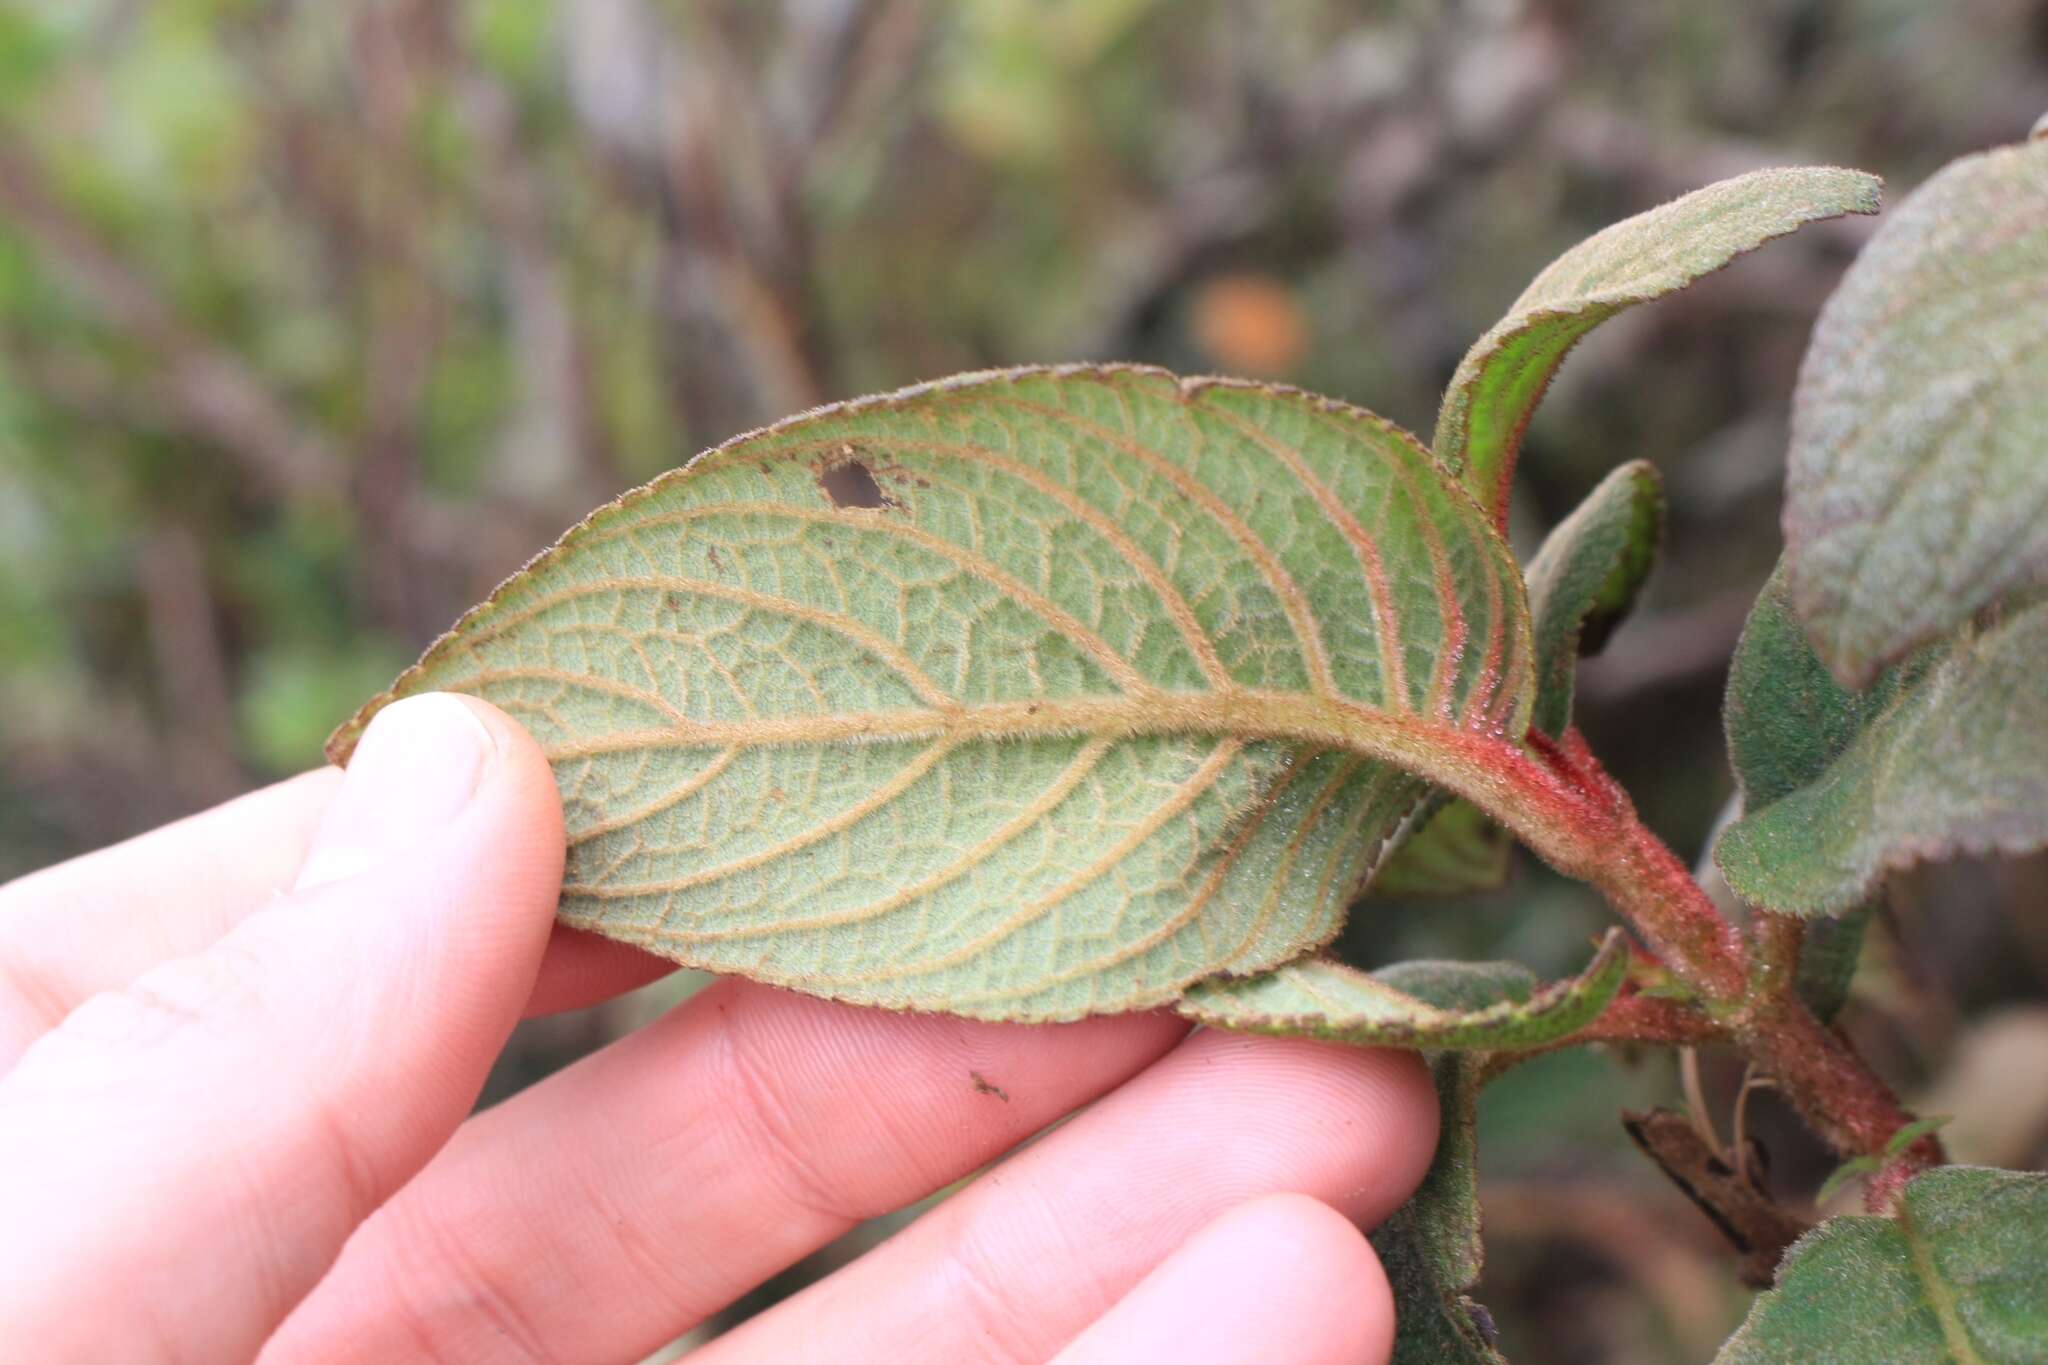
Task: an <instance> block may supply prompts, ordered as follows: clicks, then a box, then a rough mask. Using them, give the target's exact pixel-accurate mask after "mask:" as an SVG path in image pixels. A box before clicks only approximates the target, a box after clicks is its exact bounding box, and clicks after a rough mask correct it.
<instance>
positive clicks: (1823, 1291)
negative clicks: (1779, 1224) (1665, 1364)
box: [1717, 1166, 2048, 1365]
mask: <svg viewBox="0 0 2048 1365" xmlns="http://www.w3.org/2000/svg"><path fill="white" fill-rule="evenodd" d="M2044 1226H2048V1176H2044V1175H2038V1174H2022V1173H2019V1172H2014V1171H1994V1170H1987V1169H1983V1168H1979V1167H1965V1166H1956V1167H1948V1168H1946V1169H1942V1170H1935V1171H1929V1172H1928V1173H1927V1174H1925V1175H1922V1176H1920V1177H1919V1178H1917V1179H1916V1180H1914V1181H1913V1182H1912V1183H1911V1184H1909V1185H1907V1186H1906V1189H1905V1192H1904V1194H1903V1196H1902V1197H1901V1200H1900V1204H1899V1209H1898V1214H1897V1216H1896V1217H1895V1218H1876V1217H1861V1216H1857V1217H1846V1218H1835V1219H1831V1220H1830V1221H1828V1222H1826V1223H1823V1224H1822V1225H1821V1226H1820V1227H1819V1228H1817V1229H1815V1230H1814V1231H1813V1232H1812V1233H1810V1234H1808V1235H1807V1236H1806V1237H1805V1238H1803V1239H1802V1240H1801V1241H1800V1242H1799V1243H1798V1244H1797V1245H1795V1246H1794V1247H1793V1248H1792V1250H1791V1251H1790V1252H1788V1253H1787V1254H1786V1258H1785V1262H1784V1264H1783V1265H1782V1266H1780V1268H1779V1271H1778V1282H1777V1287H1776V1288H1774V1289H1772V1290H1770V1291H1769V1292H1768V1293H1765V1294H1763V1295H1762V1296H1760V1297H1759V1298H1758V1299H1757V1302H1756V1307H1755V1308H1754V1309H1753V1310H1752V1311H1751V1313H1750V1316H1749V1321H1748V1322H1747V1323H1745V1324H1744V1325H1743V1327H1742V1330H1741V1331H1739V1332H1737V1333H1736V1334H1735V1336H1734V1337H1733V1338H1731V1339H1730V1340H1729V1342H1728V1345H1727V1347H1726V1348H1725V1349H1724V1350H1723V1351H1722V1352H1721V1354H1720V1356H1719V1357H1717V1360H1718V1362H1719V1365H1767V1363H1768V1365H1777V1363H1778V1362H1790V1361H1820V1360H1825V1361H1830V1362H1840V1365H1865V1362H1868V1365H1917V1363H1918V1362H1928V1365H1934V1362H1946V1361H1955V1362H1961V1363H1962V1365H1980V1363H1981V1365H2021V1362H2029V1361H2038V1360H2040V1359H2041V1356H2042V1343H2043V1342H2044V1341H2048V1255H2044V1254H2043V1251H2042V1244H2041V1230H2042V1228H2043V1227H2044Z"/></svg>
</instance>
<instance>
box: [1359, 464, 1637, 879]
mask: <svg viewBox="0 0 2048 1365" xmlns="http://www.w3.org/2000/svg"><path fill="white" fill-rule="evenodd" d="M1663 533H1664V492H1663V481H1662V479H1661V478H1660V477H1659V476H1658V474H1657V470H1656V468H1655V467H1654V466H1652V465H1650V464H1648V463H1647V462H1645V461H1642V460H1636V461H1632V462H1630V463H1629V464H1625V465H1623V466H1622V467H1621V468H1619V469H1617V470H1615V471H1614V472H1612V473H1611V474H1609V475H1608V476H1607V477H1606V478H1605V479H1602V480H1601V481H1600V484H1599V486H1598V487H1596V488H1595V489H1594V490H1593V491H1592V492H1591V493H1590V494H1588V495H1587V497H1586V500H1585V501H1584V502H1582V503H1580V504H1579V505H1578V507H1576V508H1574V509H1573V511H1572V514H1571V515H1570V516H1568V517H1566V518H1565V519H1564V520H1563V521H1561V522H1559V523H1558V524H1557V526H1556V527H1555V528H1553V529H1552V531H1551V533H1550V535H1549V536H1548V537H1546V538H1545V540H1544V542H1543V546H1542V548H1541V549H1539V550H1538V551H1537V552H1536V557H1535V558H1534V559H1532V560H1530V561H1529V566H1528V569H1527V570H1526V574H1525V576H1526V578H1527V581H1528V589H1529V611H1530V615H1531V617H1532V618H1533V631H1534V637H1535V644H1536V708H1535V710H1534V712H1533V713H1532V714H1531V718H1530V723H1531V724H1532V725H1533V726H1534V727H1535V728H1536V729H1538V730H1540V731H1542V732H1543V733H1544V734H1546V735H1561V734H1563V733H1564V731H1565V730H1566V728H1567V727H1569V726H1570V724H1571V720H1572V692H1573V688H1574V685H1575V683H1576V681H1577V678H1578V663H1579V659H1580V657H1581V656H1583V655H1587V654H1596V653H1598V652H1599V650H1600V647H1601V646H1602V645H1604V644H1605V643H1606V642H1607V637H1608V636H1609V635H1610V634H1612V633H1613V631H1614V628H1615V627H1616V626H1617V625H1619V624H1620V623H1621V621H1622V619H1623V618H1624V617H1626V616H1627V615H1628V612H1629V609H1630V608H1631V607H1632V606H1634V605H1635V599H1636V595H1637V593H1638V592H1639V591H1640V590H1641V588H1642V585H1643V581H1644V580H1645V579H1647V578H1648V577H1649V576H1650V569H1651V567H1652V566H1653V565H1654V564H1655V562H1656V558H1657V546H1658V543H1659V542H1660V541H1661V540H1662V539H1663ZM1424 817H1425V821H1426V823H1424V824H1423V825H1422V826H1421V828H1420V829H1419V830H1418V831H1417V832H1416V833H1415V834H1414V835H1412V836H1410V837H1409V838H1408V839H1407V840H1406V841H1405V842H1403V843H1402V844H1401V845H1400V846H1399V847H1398V848H1396V849H1395V850H1394V854H1393V856H1392V857H1391V858H1389V859H1388V860H1387V865H1386V866H1385V867H1383V868H1381V869H1380V871H1379V872H1378V874H1376V875H1375V876H1374V877H1373V879H1372V885H1371V887H1370V888H1369V890H1370V892H1371V894H1373V895H1375V896H1420V895H1456V894H1460V893H1465V892H1472V891H1487V890H1491V889H1492V888H1494V887H1496V886H1499V885H1500V884H1501V883H1502V882H1504V881H1505V880H1507V871H1508V857H1509V852H1510V850H1511V848H1512V845H1513V840H1512V839H1511V838H1510V837H1509V835H1508V833H1507V832H1506V831H1505V830H1503V829H1501V828H1500V827H1499V826H1498V825H1496V824H1494V823H1493V822H1492V821H1491V820H1489V819H1487V818H1486V816H1485V815H1484V814H1482V813H1481V812H1480V811H1479V809H1478V808H1477V807H1475V806H1473V805H1471V804H1470V803H1469V802H1464V801H1454V800H1450V799H1448V798H1447V797H1446V796H1445V795H1444V794H1442V793H1436V794H1434V795H1432V797H1431V798H1430V802H1429V804H1428V805H1426V806H1425V807H1424Z"/></svg>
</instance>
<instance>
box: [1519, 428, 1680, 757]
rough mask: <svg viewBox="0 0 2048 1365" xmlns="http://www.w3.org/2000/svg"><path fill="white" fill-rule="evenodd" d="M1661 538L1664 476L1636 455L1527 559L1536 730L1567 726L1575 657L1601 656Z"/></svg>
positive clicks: (1653, 559)
mask: <svg viewBox="0 0 2048 1365" xmlns="http://www.w3.org/2000/svg"><path fill="white" fill-rule="evenodd" d="M1663 538H1664V487H1663V480H1662V479H1661V478H1660V477H1659V476H1658V474H1657V470H1656V468H1655V466H1653V465H1651V464H1649V463H1647V462H1645V461H1642V460H1635V461H1632V462H1630V463H1628V464H1625V465H1623V466H1621V468H1619V469H1617V470H1615V471H1614V472H1613V473H1611V474H1609V475H1608V476H1607V477H1606V478H1604V479H1602V480H1601V481H1600V484H1599V486H1598V487H1596V488H1595V489H1594V490H1593V491H1592V492H1591V493H1590V494H1588V495H1587V497H1586V500H1585V501H1584V502H1582V503H1580V504H1579V505H1578V506H1577V507H1576V508H1574V509H1573V510H1572V514H1571V515H1570V516H1568V517H1566V518H1565V519H1564V520H1563V521H1561V522H1559V523H1558V524H1557V527H1556V529H1555V530H1553V531H1552V532H1551V533H1550V535H1549V537H1548V538H1547V539H1545V540H1544V542H1543V548H1542V549H1540V550H1538V551H1537V552H1536V557H1535V558H1534V559H1532V560H1530V561H1529V569H1528V575H1527V577H1528V583H1529V614H1530V616H1531V618H1532V619H1533V621H1534V630H1535V637H1536V709H1535V712H1534V713H1533V714H1532V715H1531V716H1530V719H1529V723H1530V724H1531V725H1533V726H1534V727H1535V728H1536V729H1538V730H1541V731H1542V732H1543V733H1544V734H1546V735H1561V734H1563V733H1564V732H1565V729H1566V728H1567V727H1568V726H1570V724H1571V721H1572V688H1573V683H1574V681H1575V680H1576V677H1577V673H1578V665H1579V657H1580V656H1581V655H1585V654H1597V653H1599V651H1600V647H1601V646H1602V645H1604V644H1606V643H1607V637H1608V636H1609V635H1610V634H1611V633H1612V632H1613V630H1614V628H1615V626H1617V625H1619V624H1620V623H1621V620H1622V618H1623V617H1625V616H1627V615H1628V611H1629V608H1630V607H1632V606H1634V605H1635V600H1636V594H1637V593H1638V592H1640V591H1641V590H1642V586H1643V580H1644V579H1646V578H1648V577H1649V576H1650V569H1651V567H1652V566H1653V565H1654V564H1655V563H1656V560H1657V546H1658V543H1659V542H1660V541H1661V540H1662V539H1663Z"/></svg>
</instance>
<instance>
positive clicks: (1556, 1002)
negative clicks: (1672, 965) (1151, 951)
mask: <svg viewBox="0 0 2048 1365" xmlns="http://www.w3.org/2000/svg"><path fill="white" fill-rule="evenodd" d="M1627 973H1628V947H1627V944H1626V943H1625V942H1624V941H1623V939H1622V938H1621V936H1620V934H1619V933H1616V932H1610V933H1609V934H1608V936H1607V938H1606V940H1605V941H1604V942H1602V943H1601V945H1600V950H1599V952H1598V953H1596V954H1595V955H1594V958H1593V961H1592V962H1591V963H1590V964H1588V966H1587V967H1586V969H1585V971H1583V972H1582V973H1580V974H1579V975H1578V976H1577V977H1575V978H1573V979H1572V980H1569V981H1560V982H1555V983H1552V984H1550V985H1539V984H1538V982H1537V980H1536V977H1535V974H1534V973H1532V972H1530V971H1529V970H1528V969H1527V968H1524V967H1520V966H1517V965H1515V964H1513V963H1509V962H1489V963H1477V962H1404V963H1401V964H1399V965H1397V966H1394V967H1388V968H1384V969H1382V970H1380V971H1377V972H1371V973H1367V972H1361V971H1359V970H1357V969H1356V968H1354V967H1347V966H1345V965H1344V964H1343V963H1341V962H1332V961H1329V960H1328V959H1323V958H1305V959H1302V960H1299V961H1296V962H1290V963H1288V964H1287V965H1286V966H1284V967H1280V968H1277V969H1276V970H1274V971H1271V972H1267V973H1266V974H1264V975H1263V976H1254V977H1239V978H1216V979H1212V980H1210V981H1205V982H1202V983H1201V984H1199V985H1197V986H1195V987H1194V988H1193V989H1192V990H1190V991H1189V992H1188V994H1187V998H1186V999H1184V1000H1182V1001H1181V1003H1180V1012H1181V1013H1182V1014H1185V1015H1187V1016H1188V1017H1189V1018H1191V1019H1194V1020H1196V1021H1198V1022H1200V1023H1204V1024H1214V1025H1216V1026H1218V1027H1220V1028H1229V1029H1237V1030H1239V1031H1242V1032H1247V1033H1278V1034H1302V1035H1306V1036H1308V1037H1312V1038H1325V1039H1329V1040H1331V1041H1334V1042H1343V1043H1352V1044H1356V1045H1358V1046H1360V1047H1386V1046H1392V1047H1413V1048H1424V1049H1429V1050H1437V1049H1451V1048H1456V1049H1461V1050H1471V1049H1485V1050H1489V1051H1507V1050H1516V1049H1524V1048H1533V1047H1544V1046H1547V1045H1549V1044H1551V1043H1555V1042H1558V1041H1559V1040H1561V1039H1564V1038H1568V1037H1570V1036H1571V1035H1572V1034H1574V1033H1576V1032H1578V1031H1579V1030H1580V1029H1582V1028H1584V1027H1585V1026H1586V1025H1587V1024H1589V1023H1591V1022H1592V1021H1593V1019H1594V1018H1595V1017H1597V1016H1598V1015H1599V1013H1600V1011H1601V1009H1602V1008H1603V1007H1604V1006H1605V1005H1606V1004H1607V1002H1608V1001H1609V1000H1611V999H1613V998H1614V993H1615V991H1616V990H1618V989H1620V986H1621V981H1622V978H1623V977H1624V976H1625V975H1627Z"/></svg>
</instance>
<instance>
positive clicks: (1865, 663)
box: [1785, 141, 2048, 687]
mask: <svg viewBox="0 0 2048 1365" xmlns="http://www.w3.org/2000/svg"><path fill="white" fill-rule="evenodd" d="M2044 512H2048V141H2036V142H2031V143H2027V144H2024V145H2021V146H2017V147H2002V148H1999V149H1996V150H1994V151H1990V152H1985V153H1983V154H1981V155H1977V156H1969V157H1964V158H1963V159H1962V160H1960V161H1956V162H1954V163H1952V164H1950V165H1949V166H1948V167H1946V168H1945V169H1943V170H1942V171H1941V172H1940V173H1939V174H1938V175H1936V176H1935V177H1934V178H1933V179H1931V180H1929V181H1928V182H1927V183H1926V184H1925V185H1923V186H1921V187H1920V189H1918V190H1917V191H1915V192H1914V193H1913V194H1911V195H1909V196H1907V198H1906V200H1905V201H1904V202H1903V203H1901V204H1900V205H1899V207H1898V208H1897V209H1896V210H1895V211H1893V213H1892V214H1890V215H1889V216H1888V217H1887V218H1886V220H1885V222H1884V226H1883V227H1882V228H1881V229H1880V230H1879V231H1878V233H1877V235H1876V236H1875V237H1873V238H1872V239H1871V241H1870V244H1869V245H1868V246H1866V247H1865V248H1864V250H1863V254H1862V255H1861V256H1860V257H1858V258H1857V260H1856V263H1855V265H1854V266H1852V267H1851V268H1850V270H1849V272H1848V274H1847V275H1846V276H1845V277H1844V278H1843V280H1842V285H1841V288H1839V289H1838V290H1836V291H1835V294H1834V297H1832V298H1831V299H1829V300H1828V303H1827V306H1826V307H1825V308H1824V309H1822V310H1821V315H1820V320H1819V322H1818V323H1817V324H1816V325H1815V328H1814V333H1813V344H1812V346H1811V347H1810V348H1809V349H1808V351H1807V354H1806V360H1805V363H1804V364H1803V365H1802V366H1801V368H1800V372H1799V384H1798V388H1797V389H1796V391H1795V392H1794V395H1793V407H1792V440H1791V449H1790V452H1789V454H1788V456H1787V473H1786V505H1785V539H1786V545H1787V551H1788V554H1789V556H1790V559H1791V561H1792V575H1793V577H1792V586H1793V600H1794V601H1795V602H1796V603H1797V604H1798V607H1799V615H1800V617H1801V619H1803V620H1804V621H1805V622H1806V625H1807V628H1808V629H1809V630H1810V631H1811V632H1812V633H1813V638H1814V640H1815V643H1816V644H1817V645H1818V646H1819V649H1820V652H1821V655H1822V657H1824V658H1825V659H1826V660H1827V661H1828V663H1829V665H1830V666H1831V667H1832V668H1833V670H1834V672H1835V674H1836V676H1838V677H1840V678H1841V679H1842V680H1843V681H1844V682H1845V683H1848V684H1849V685H1851V686H1859V687H1860V686H1862V685H1864V684H1866V683H1868V682H1869V681H1870V680H1871V679H1873V678H1874V677H1876V676H1877V674H1878V673H1879V671H1880V670H1882V669H1883V668H1885V667H1886V666H1887V665H1889V664H1892V663H1894V662H1897V661H1898V660H1900V659H1902V658H1904V657H1905V655H1906V654H1907V653H1908V652H1910V651H1911V650H1912V649H1914V648H1915V647H1916V646H1918V645H1920V644H1923V643H1925V642H1926V641H1929V640H1933V639H1936V638H1938V637H1939V636H1941V635H1943V634H1945V633H1946V632H1947V631H1948V630H1949V629H1950V628H1952V627H1954V626H1956V625H1958V624H1960V623H1962V622H1964V621H1966V620H1968V619H1969V618H1970V617H1971V616H1972V615H1973V614H1974V613H1975V612H1976V611H1977V610H1978V609H1979V608H1981V607H1983V606H1984V605H1985V604H1987V603H1989V602H1993V601H1995V600H1997V599H1998V598H1999V597H2000V596H2001V595H2002V594H2004V593H2006V592H2008V591H2011V590H2012V589H2014V588H2017V587H2025V586H2027V585H2030V584H2039V583H2042V582H2044V581H2048V515H2044Z"/></svg>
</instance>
